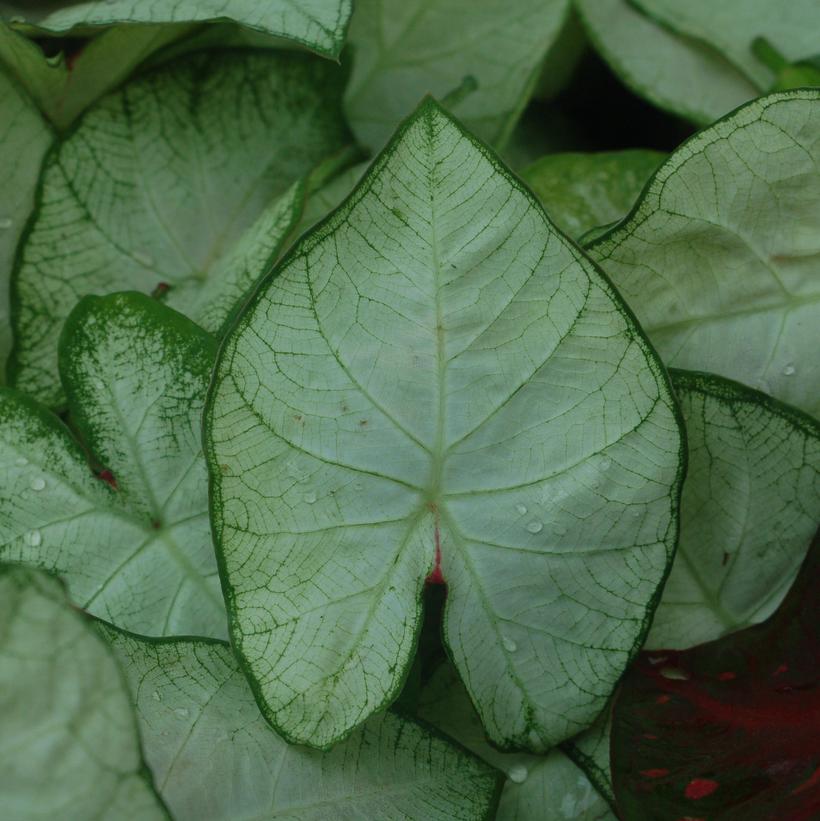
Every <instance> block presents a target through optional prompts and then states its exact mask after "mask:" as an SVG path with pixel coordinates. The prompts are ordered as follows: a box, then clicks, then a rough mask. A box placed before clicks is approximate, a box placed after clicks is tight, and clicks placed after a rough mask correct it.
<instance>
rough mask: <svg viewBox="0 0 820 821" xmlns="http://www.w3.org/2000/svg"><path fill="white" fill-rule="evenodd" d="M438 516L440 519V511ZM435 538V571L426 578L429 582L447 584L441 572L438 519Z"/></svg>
mask: <svg viewBox="0 0 820 821" xmlns="http://www.w3.org/2000/svg"><path fill="white" fill-rule="evenodd" d="M436 518H437V519H438V513H436ZM435 538H436V563H435V565H434V566H433V571H432V573H430V575H429V576H428V577H427V578H426V579H425V581H426V582H427V584H446V582H445V581H444V574H443V573H442V572H441V533H440V532H439V529H438V521H436V531H435Z"/></svg>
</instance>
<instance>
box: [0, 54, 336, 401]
mask: <svg viewBox="0 0 820 821" xmlns="http://www.w3.org/2000/svg"><path fill="white" fill-rule="evenodd" d="M340 82H341V75H340V73H339V71H338V68H337V67H335V66H334V65H333V64H332V63H330V62H329V61H325V60H320V59H319V58H317V57H313V56H310V55H305V54H299V53H296V52H281V53H274V52H233V51H227V52H219V53H215V54H197V55H193V56H189V57H186V58H183V59H182V60H180V61H178V62H174V63H171V64H168V65H164V66H163V67H161V68H159V69H157V70H155V71H152V72H151V73H149V74H146V75H143V76H142V77H140V78H138V79H136V80H134V81H133V82H131V83H130V84H128V85H127V86H126V87H125V88H123V89H122V90H121V91H119V92H116V93H114V94H112V95H110V96H109V97H107V98H105V99H104V100H103V101H101V102H100V103H99V104H98V105H97V106H96V107H95V108H94V109H93V110H92V111H90V112H89V113H88V114H87V115H86V116H85V117H84V118H83V121H82V123H81V125H80V126H79V128H78V129H77V130H76V131H75V132H74V133H73V134H72V135H71V136H70V137H68V138H67V139H66V140H65V141H64V142H63V143H62V144H61V145H60V146H59V148H58V149H57V150H56V151H55V152H53V153H52V154H51V155H50V157H49V159H48V160H47V162H46V167H45V170H44V179H43V182H42V192H41V196H40V202H39V206H38V210H37V218H36V220H35V222H34V224H33V225H32V227H31V230H30V233H29V235H28V238H27V241H26V243H25V246H24V248H23V253H22V257H21V260H20V262H19V266H18V268H17V270H16V272H15V277H14V285H13V288H14V294H15V296H16V299H17V300H18V303H17V308H16V310H15V311H14V313H13V320H14V328H15V348H14V352H13V360H12V367H11V371H10V378H11V379H13V380H14V384H15V385H16V386H17V387H19V388H21V389H23V390H25V391H26V392H28V393H31V394H32V395H34V396H37V398H39V399H41V400H42V401H44V402H46V403H47V404H52V405H55V404H58V403H59V402H60V401H61V398H62V397H61V391H60V388H59V382H58V380H57V373H56V338H57V336H58V334H59V329H60V327H61V326H62V323H63V321H64V320H65V317H66V316H67V314H68V312H69V311H70V310H71V308H72V307H73V306H74V304H75V303H76V302H77V300H78V299H79V298H80V297H82V296H83V295H85V294H88V293H110V292H113V291H119V290H131V289H135V290H140V291H143V292H148V293H150V292H151V291H153V290H154V288H155V287H156V286H157V285H158V284H159V283H160V282H164V283H166V284H168V285H169V286H170V291H169V293H168V295H167V303H168V304H169V305H170V306H171V307H174V308H177V309H178V310H180V311H181V312H183V313H185V314H186V315H189V316H192V317H193V318H194V319H196V320H198V321H200V322H203V323H205V325H206V330H209V331H217V330H218V329H219V326H220V324H221V323H222V321H224V318H225V316H226V315H227V313H228V312H229V311H230V310H231V308H232V307H233V300H234V299H235V298H236V296H237V293H238V292H239V291H241V289H242V288H241V287H240V285H239V283H240V282H241V283H242V287H244V283H246V282H249V281H252V280H254V279H256V277H258V276H259V275H261V274H262V273H264V269H265V267H267V266H263V267H262V268H261V269H260V270H258V271H255V272H251V271H248V270H244V271H243V268H244V266H245V265H246V264H247V263H249V262H254V263H258V262H260V261H261V259H262V258H266V257H267V255H268V252H269V251H271V250H272V249H278V247H279V246H280V245H281V243H282V242H284V240H285V238H286V235H287V234H288V233H289V232H290V230H291V228H292V227H293V225H295V223H296V221H297V220H298V216H299V208H297V207H295V205H296V200H297V199H298V197H296V192H295V191H294V189H293V187H292V186H293V185H294V183H296V182H297V181H298V180H300V179H302V178H303V177H304V176H306V175H307V174H309V173H310V172H311V171H312V170H313V168H314V167H315V166H317V165H319V164H321V163H322V162H323V161H324V160H325V159H326V158H327V157H328V156H329V155H332V154H335V153H337V152H339V151H340V150H341V149H342V148H343V147H344V146H345V145H346V143H347V140H348V132H347V128H346V126H345V124H344V122H343V119H342V115H341V112H340V100H339V96H340V88H339V83H340ZM276 198H282V199H281V203H280V204H279V205H277V204H276V203H274V202H273V201H274V200H275V199H276ZM263 213H267V215H268V218H269V225H268V227H267V230H266V229H265V223H264V221H263V222H262V223H260V222H259V220H260V219H261V218H262V217H261V215H263ZM271 261H272V260H271ZM232 268H236V269H237V270H235V271H234V273H233V274H231V270H232ZM206 297H207V300H208V301H207V304H206V302H204V300H205V299H206ZM13 304H14V303H13ZM211 323H213V324H211Z"/></svg>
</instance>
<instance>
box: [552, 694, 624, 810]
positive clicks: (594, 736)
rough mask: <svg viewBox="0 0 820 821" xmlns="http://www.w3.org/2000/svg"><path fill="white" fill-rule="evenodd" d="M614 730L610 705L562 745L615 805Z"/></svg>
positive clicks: (600, 792) (603, 794)
mask: <svg viewBox="0 0 820 821" xmlns="http://www.w3.org/2000/svg"><path fill="white" fill-rule="evenodd" d="M611 732H612V722H611V719H610V707H609V706H608V707H607V709H605V710H603V711H602V712H601V714H600V715H599V716H598V718H596V719H595V723H594V724H593V725H592V726H591V727H590V728H589V729H588V730H584V732H583V733H581V734H580V735H577V736H575V738H572V739H570V740H569V741H567V742H565V743H564V744H562V745H561V746H562V747H563V749H564V751H565V752H566V754H567V755H568V756H569V757H570V758H571V759H572V760H573V761H574V762H575V763H576V764H577V765H578V766H579V767H580V768H581V769H582V770H583V771H584V772H585V773H586V776H587V778H588V779H589V780H590V781H591V782H592V784H593V785H594V786H595V788H596V789H597V790H598V792H599V794H600V795H602V796H603V797H604V798H605V799H606V800H607V801H608V802H609V804H610V806H612V807H614V806H615V793H614V791H613V789H612V775H611V771H610V764H609V738H610V734H611Z"/></svg>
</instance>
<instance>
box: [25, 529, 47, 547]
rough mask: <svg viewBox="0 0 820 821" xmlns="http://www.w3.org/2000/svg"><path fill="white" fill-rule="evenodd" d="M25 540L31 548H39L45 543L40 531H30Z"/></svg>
mask: <svg viewBox="0 0 820 821" xmlns="http://www.w3.org/2000/svg"><path fill="white" fill-rule="evenodd" d="M23 538H24V539H25V540H26V544H27V545H28V546H29V547H39V546H40V544H41V543H42V541H43V536H42V534H41V533H40V531H39V530H29V532H28V533H26V535H25V536H24V537H23Z"/></svg>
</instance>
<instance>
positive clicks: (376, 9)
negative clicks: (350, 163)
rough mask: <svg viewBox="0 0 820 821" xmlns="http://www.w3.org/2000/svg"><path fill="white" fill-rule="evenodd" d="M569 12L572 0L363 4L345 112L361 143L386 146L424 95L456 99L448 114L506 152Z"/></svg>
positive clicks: (381, 0) (372, 0)
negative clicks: (513, 129) (505, 146)
mask: <svg viewBox="0 0 820 821" xmlns="http://www.w3.org/2000/svg"><path fill="white" fill-rule="evenodd" d="M568 12H569V0H518V2H517V3H516V5H515V9H514V11H511V9H510V4H509V3H507V2H504V1H503V0H435V1H434V0H409V2H408V0H358V2H357V3H356V11H355V14H354V15H353V22H352V24H351V27H350V42H351V44H352V46H353V49H354V65H353V74H352V76H351V78H350V85H349V87H348V89H347V95H346V109H347V114H348V117H349V119H350V123H351V126H352V128H353V131H354V132H355V134H356V136H357V137H358V139H359V142H360V143H362V144H363V145H365V146H367V147H368V148H371V149H374V150H377V149H380V148H381V147H382V146H383V145H384V144H385V143H386V142H387V140H388V138H389V137H390V135H391V134H392V133H393V130H394V129H395V128H396V126H397V125H398V123H399V122H400V121H401V120H402V119H403V118H404V117H405V116H407V115H408V114H409V113H410V112H411V111H412V110H413V109H414V108H415V106H416V104H417V103H418V101H419V100H420V99H421V98H422V97H423V96H424V95H425V94H434V95H436V96H438V97H444V96H445V95H451V94H452V95H453V99H452V100H451V101H450V102H449V104H447V103H444V104H445V105H447V108H448V109H449V110H451V111H452V112H453V113H455V114H456V115H458V117H459V119H460V120H461V121H462V122H463V123H464V125H465V126H466V127H467V128H468V129H469V130H470V131H472V132H473V133H475V134H477V135H478V136H479V137H481V138H482V139H484V140H487V141H488V142H490V143H493V144H495V145H498V146H501V145H503V143H504V142H505V141H506V138H507V136H508V135H509V133H510V131H511V130H512V128H513V126H514V125H515V123H516V121H517V120H518V117H519V116H520V115H521V112H522V111H523V109H524V106H525V105H526V103H527V100H528V99H529V96H530V94H531V93H532V90H533V87H534V85H535V83H536V81H537V80H538V75H539V71H540V68H541V64H542V62H543V61H544V59H545V57H546V56H547V53H548V51H549V49H550V47H551V45H552V44H553V43H554V42H555V40H556V38H557V37H558V35H559V33H560V32H561V29H562V27H563V25H564V22H565V20H566V18H567V14H568ZM454 32H457V33H458V36H457V37H454V34H453V33H454ZM460 88H461V89H462V92H463V93H454V92H457V91H458V90H459V89H460Z"/></svg>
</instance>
